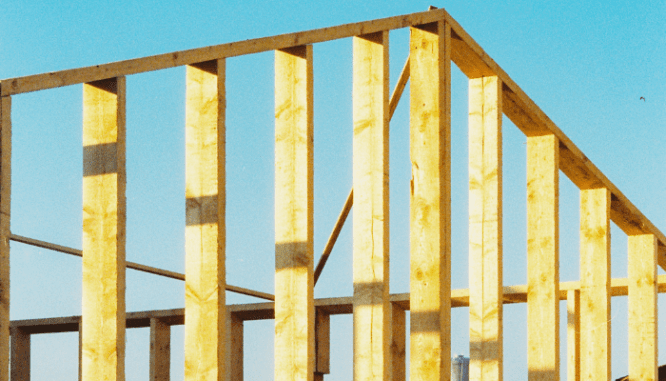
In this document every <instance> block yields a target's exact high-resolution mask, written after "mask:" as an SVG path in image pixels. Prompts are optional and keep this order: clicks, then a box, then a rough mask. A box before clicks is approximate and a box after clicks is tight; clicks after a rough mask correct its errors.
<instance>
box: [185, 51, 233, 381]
mask: <svg viewBox="0 0 666 381" xmlns="http://www.w3.org/2000/svg"><path fill="white" fill-rule="evenodd" d="M225 104H226V103H225V62H224V60H218V61H210V62H206V63H204V64H200V65H196V66H188V67H187V71H186V106H185V124H186V125H185V197H186V206H185V213H186V225H187V226H186V228H185V380H186V381H212V380H215V381H217V380H223V379H224V378H225V377H226V349H227V346H226V340H227V337H226V335H227V334H226V327H227V316H226V306H225V292H224V291H225V287H226V274H225V241H226V237H225V234H226V225H225V219H224V216H225V202H226V196H225V119H224V118H225Z"/></svg>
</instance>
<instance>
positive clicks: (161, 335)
mask: <svg viewBox="0 0 666 381" xmlns="http://www.w3.org/2000/svg"><path fill="white" fill-rule="evenodd" d="M170 369H171V326H170V325H169V324H168V323H167V322H166V321H164V319H159V318H153V319H150V369H149V373H148V375H149V378H148V379H149V380H150V381H169V380H170V379H171V378H170Z"/></svg>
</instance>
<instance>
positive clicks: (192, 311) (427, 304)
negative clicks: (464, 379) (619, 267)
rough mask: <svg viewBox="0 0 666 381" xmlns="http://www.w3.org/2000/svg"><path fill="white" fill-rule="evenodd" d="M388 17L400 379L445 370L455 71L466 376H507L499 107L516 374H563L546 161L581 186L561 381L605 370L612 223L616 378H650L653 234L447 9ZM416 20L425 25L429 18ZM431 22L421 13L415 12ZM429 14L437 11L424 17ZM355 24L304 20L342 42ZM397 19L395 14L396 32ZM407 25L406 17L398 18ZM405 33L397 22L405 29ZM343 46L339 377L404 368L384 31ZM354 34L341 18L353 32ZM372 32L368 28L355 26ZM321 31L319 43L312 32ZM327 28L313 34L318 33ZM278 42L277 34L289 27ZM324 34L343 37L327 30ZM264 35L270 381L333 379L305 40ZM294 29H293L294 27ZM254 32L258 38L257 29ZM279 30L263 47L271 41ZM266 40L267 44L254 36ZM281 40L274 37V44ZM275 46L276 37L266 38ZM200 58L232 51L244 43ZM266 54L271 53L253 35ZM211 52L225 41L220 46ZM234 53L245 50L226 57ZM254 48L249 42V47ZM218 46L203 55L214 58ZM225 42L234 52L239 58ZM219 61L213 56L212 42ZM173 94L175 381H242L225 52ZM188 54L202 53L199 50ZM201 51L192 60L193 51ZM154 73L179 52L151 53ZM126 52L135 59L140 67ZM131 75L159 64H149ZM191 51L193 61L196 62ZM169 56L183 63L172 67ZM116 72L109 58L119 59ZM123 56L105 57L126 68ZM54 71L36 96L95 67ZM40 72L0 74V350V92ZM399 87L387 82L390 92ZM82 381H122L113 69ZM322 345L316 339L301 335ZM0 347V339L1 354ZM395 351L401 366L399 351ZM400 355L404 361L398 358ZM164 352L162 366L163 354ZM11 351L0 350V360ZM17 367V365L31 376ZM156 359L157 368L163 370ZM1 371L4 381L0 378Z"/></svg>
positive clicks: (120, 94) (90, 110) (119, 88)
mask: <svg viewBox="0 0 666 381" xmlns="http://www.w3.org/2000/svg"><path fill="white" fill-rule="evenodd" d="M436 15H437V16H438V17H439V18H433V17H435V13H431V14H428V13H425V14H417V15H415V16H413V17H411V18H409V19H403V20H402V21H400V20H399V19H396V18H392V19H385V20H382V22H379V23H376V25H374V26H373V28H379V27H378V25H383V24H382V23H384V24H387V25H391V27H394V24H396V23H398V24H400V23H401V22H402V23H405V25H410V26H412V27H411V37H410V60H409V63H408V66H406V68H405V70H409V73H410V75H411V81H412V84H411V101H410V110H411V113H410V157H411V161H412V182H411V197H410V244H411V246H410V263H411V272H410V290H411V305H410V306H409V309H410V314H411V319H410V320H411V324H410V345H411V348H412V351H411V356H410V379H413V380H421V379H443V378H444V379H445V378H447V377H448V373H449V371H450V322H449V321H450V309H451V307H452V298H451V290H450V272H451V269H450V224H451V221H450V62H451V60H453V61H454V62H456V64H458V66H459V67H460V68H461V69H462V71H463V72H464V73H465V74H467V75H468V77H469V78H470V82H469V85H470V86H469V131H470V133H469V136H470V142H469V144H470V149H469V153H470V158H469V165H470V169H469V176H470V181H469V208H470V210H469V236H470V245H469V258H470V289H469V307H470V356H471V367H470V374H471V376H472V378H473V379H475V380H501V379H502V373H503V354H502V347H503V336H502V319H503V312H502V309H503V304H504V303H505V299H506V296H505V295H504V290H505V288H504V287H503V284H502V147H501V142H502V134H501V129H502V114H503V113H506V114H507V115H508V116H509V117H510V118H511V119H512V120H513V121H514V122H515V123H516V125H517V126H518V127H519V128H520V129H521V130H522V131H523V132H524V133H525V134H526V135H527V136H528V139H527V150H528V153H527V157H528V160H527V166H528V174H527V175H528V183H527V188H528V191H527V192H528V200H527V204H528V269H529V271H528V284H527V287H526V300H527V304H528V369H529V379H530V380H541V379H544V380H545V379H559V377H560V375H559V367H560V366H559V363H560V359H559V345H560V340H559V300H560V299H561V291H562V290H561V289H560V282H559V268H558V267H559V247H558V246H559V243H558V241H559V228H558V219H559V212H558V207H559V206H558V204H559V189H558V188H559V171H560V170H562V171H564V173H565V174H566V175H567V176H569V177H570V178H571V179H572V181H573V182H574V183H575V184H576V185H578V186H579V188H580V189H581V232H580V239H581V245H580V246H581V266H580V267H581V281H580V290H569V291H568V295H567V298H568V300H569V301H568V311H569V330H568V340H569V342H570V351H569V353H570V354H569V362H570V364H569V376H570V377H571V378H572V379H580V378H584V379H608V378H609V377H610V359H611V357H610V332H611V331H610V298H611V296H612V292H611V279H610V221H611V219H612V220H613V221H615V222H616V223H618V225H619V226H620V227H621V228H622V229H623V230H624V231H625V232H626V233H627V234H628V235H629V278H628V281H627V284H628V286H627V287H628V294H629V315H630V327H629V346H630V352H631V353H632V355H631V356H630V359H629V361H630V377H632V378H636V379H649V378H654V377H656V354H657V344H656V332H657V307H656V295H657V292H658V285H657V284H658V282H657V276H656V266H657V265H658V264H660V265H662V267H663V266H665V265H666V259H665V258H666V257H664V256H662V255H661V254H662V252H666V248H664V247H665V245H664V244H666V240H665V239H664V236H663V234H662V233H661V232H659V231H658V230H657V229H656V228H655V227H654V226H652V224H651V223H650V222H649V221H648V220H647V219H646V218H645V217H644V216H643V215H642V214H641V213H640V212H639V211H638V210H637V209H636V208H635V207H634V206H633V205H632V204H631V203H630V202H629V201H628V200H627V199H626V197H624V196H623V195H622V194H621V193H620V192H619V190H617V189H616V188H615V187H614V186H613V185H612V183H610V182H609V181H608V180H607V179H606V178H605V177H604V176H603V174H601V172H600V171H598V169H597V168H596V167H594V166H593V165H592V164H591V163H589V161H585V160H584V157H583V156H582V153H580V152H579V150H578V149H577V148H576V147H575V145H573V143H571V142H570V141H569V140H568V138H566V136H564V135H563V134H562V132H561V131H560V130H559V129H558V128H557V127H556V126H555V125H554V124H553V123H552V122H551V121H550V120H549V119H548V118H547V117H546V116H545V115H544V114H543V113H542V112H541V110H539V109H538V108H537V107H536V105H534V104H533V102H532V101H531V100H530V99H529V98H527V96H526V95H524V93H522V90H520V88H518V87H517V85H515V83H513V81H511V79H510V78H509V77H508V76H507V75H506V73H504V72H503V71H502V70H501V69H500V68H499V67H498V66H497V65H496V64H495V63H494V62H492V60H490V59H489V58H487V56H485V53H483V51H482V50H480V48H479V47H478V45H476V43H475V42H474V41H473V40H472V39H471V38H469V36H467V35H466V33H464V30H462V29H461V28H460V27H459V25H457V23H455V21H452V19H450V16H448V14H446V13H445V12H443V11H442V12H437V14H436ZM431 18H433V19H432V20H431ZM419 20H420V21H421V22H423V21H428V23H425V24H423V23H421V24H419V23H417V21H419ZM432 21H434V22H432ZM363 25H365V24H362V23H361V24H354V25H350V26H346V27H345V28H342V27H339V28H338V29H335V30H333V29H331V30H329V31H324V30H320V31H316V33H315V32H313V33H311V34H312V35H310V34H301V35H293V36H301V37H303V36H306V35H307V36H309V37H307V38H305V39H303V40H302V41H308V38H309V39H310V40H312V41H311V42H316V41H319V40H322V41H323V40H325V38H329V39H330V38H338V37H339V36H338V35H346V34H347V33H350V32H352V31H355V30H356V29H359V28H360V29H359V31H360V30H363ZM396 25H397V24H396ZM400 25H402V24H400ZM403 26H404V25H403ZM384 27H385V28H384V29H381V28H379V29H377V30H376V31H373V33H367V34H363V35H357V34H358V33H354V35H356V36H355V37H354V38H353V62H354V66H353V114H354V115H353V120H354V126H353V128H354V139H353V151H354V171H353V184H354V199H355V200H354V203H355V204H356V205H355V208H354V212H353V218H354V244H353V247H354V250H353V255H354V272H353V280H354V295H353V297H352V298H351V303H352V306H353V318H354V378H355V379H358V380H366V379H367V380H371V379H372V380H389V379H391V378H395V379H403V378H404V377H405V371H404V345H405V339H406V338H405V337H404V334H405V332H404V325H405V308H403V307H400V306H399V305H397V304H391V303H390V296H389V290H388V284H389V283H388V258H389V252H388V250H389V249H388V248H389V235H388V226H389V211H388V199H389V196H388V172H389V170H388V124H389V120H390V115H391V113H392V111H393V110H394V109H395V104H390V103H389V98H388V94H389V92H388V82H389V81H388V31H387V29H389V27H388V26H386V25H384ZM355 28H356V29H355ZM365 31H366V32H367V31H368V29H365ZM317 33H319V34H317ZM327 33H328V34H329V36H328V37H326V34H327ZM293 36H292V37H293ZM336 36H338V37H336ZM290 38H291V37H290V36H283V37H281V39H280V40H274V41H272V45H271V46H272V47H273V49H279V50H277V51H276V58H275V85H276V86H275V104H276V109H275V116H276V132H275V134H276V135H275V138H276V140H275V142H276V157H275V162H276V176H275V178H276V180H275V181H276V183H275V198H276V203H275V204H276V210H275V225H276V232H275V233H276V234H275V236H276V246H275V247H276V252H275V260H276V276H275V289H276V295H275V307H274V317H275V325H276V338H275V353H276V362H275V364H276V365H275V378H276V380H314V379H322V378H323V374H326V373H327V372H328V371H329V364H328V336H329V335H330V332H329V330H330V328H329V325H330V321H329V320H328V319H329V318H328V313H326V312H323V311H322V313H321V314H315V302H314V297H313V287H314V280H313V199H314V195H313V82H312V45H300V46H295V47H294V46H293V45H291V40H290ZM294 39H295V40H297V39H298V38H296V37H294ZM262 41H263V40H262ZM276 41H277V42H276ZM264 43H265V44H264V45H266V44H268V43H269V41H268V40H265V41H264ZM275 44H277V45H278V46H276V45H275ZM280 44H284V46H282V47H281V46H279V45H280ZM246 45H247V44H245V45H242V46H243V47H244V48H241V45H238V46H235V47H234V46H232V45H228V44H227V45H224V46H218V47H217V49H212V50H210V52H205V54H204V53H202V52H200V53H201V54H203V55H202V56H206V54H208V55H210V54H218V55H220V54H222V55H224V54H227V53H228V52H227V50H229V49H232V50H233V49H236V50H235V51H234V53H233V54H231V53H228V54H230V55H237V54H243V53H242V51H243V49H249V50H252V51H255V50H257V49H264V48H265V47H264V45H262V47H256V46H255V47H252V46H250V45H247V46H246ZM266 46H268V45H266ZM225 49H226V50H225ZM239 49H240V50H239ZM253 49H254V50H253ZM213 51H215V52H216V53H211V52H213ZM239 51H240V53H239ZM224 52H227V53H224ZM192 54H195V53H194V52H188V55H187V58H183V60H185V61H184V62H187V63H189V65H188V67H187V105H186V155H187V157H186V213H187V227H186V297H185V305H186V308H185V316H186V319H185V322H186V323H185V379H186V380H222V379H225V378H226V377H231V379H241V378H242V361H240V362H239V361H238V359H232V358H231V356H229V355H228V353H229V352H231V353H235V354H238V353H241V359H242V336H243V332H242V331H243V326H242V321H243V320H242V319H241V318H239V317H238V316H236V317H233V316H234V315H232V318H231V319H227V309H226V302H225V295H224V291H225V289H226V287H227V285H226V279H225V264H224V262H225V233H226V232H225V221H224V215H225V202H226V200H225V197H226V196H225V142H224V140H225V137H224V136H225V124H224V118H225V115H224V114H225V89H224V86H225V85H224V82H225V61H224V59H223V58H216V59H214V60H207V61H205V62H203V63H196V64H195V63H192V62H193V61H192V62H191V61H188V60H192V57H193V56H192ZM197 54H199V53H197ZM206 57H207V56H206ZM154 59H155V60H156V61H158V63H156V64H155V65H156V66H155V67H158V68H163V67H170V66H175V65H176V64H178V63H180V61H178V60H177V59H176V58H173V61H169V60H168V59H166V58H165V57H161V56H160V57H155V58H154ZM137 62H138V61H137ZM141 62H143V63H144V64H145V65H143V66H141V67H140V68H138V69H132V70H134V72H141V71H148V70H154V69H155V68H154V67H151V66H150V62H149V61H141ZM196 62H199V61H196ZM180 64H182V63H180ZM117 66H118V65H117ZM123 67H124V66H123V64H122V63H121V64H120V65H119V66H118V67H114V68H113V70H111V69H112V68H111V66H109V67H106V69H109V71H107V72H106V73H104V75H108V72H113V71H114V70H115V71H118V70H122V68H123ZM101 73H102V72H101V71H100V69H87V71H81V72H77V71H68V72H63V73H62V75H50V78H49V79H48V80H46V81H45V83H46V84H45V85H44V86H46V87H45V88H49V87H55V86H61V85H64V84H69V83H75V82H76V81H80V80H81V78H86V77H92V78H95V79H97V78H96V77H98V76H100V75H102V74H101ZM38 78H42V77H40V76H34V77H27V78H22V79H15V80H12V81H9V82H8V85H5V84H4V83H3V86H2V88H1V89H0V94H2V95H4V96H2V97H1V98H0V99H1V101H0V102H1V104H0V106H1V107H0V139H1V141H0V149H1V152H0V162H1V164H2V167H0V261H1V262H2V263H0V265H2V266H0V268H2V270H0V271H2V273H0V346H1V345H4V344H8V341H9V313H8V311H9V294H8V293H9V284H8V280H9V275H8V269H9V239H10V237H11V234H10V230H9V200H10V194H9V192H10V185H9V184H10V174H9V171H10V167H9V161H10V158H11V155H10V151H11V142H10V140H11V123H10V116H9V115H10V108H11V106H10V98H9V96H8V95H10V94H17V93H20V92H25V91H33V90H37V87H35V86H37V85H35V83H34V81H35V80H36V79H38ZM405 82H406V81H403V82H401V84H399V86H403V87H404V84H405ZM83 103H84V107H83V145H84V148H83V150H84V155H83V156H84V174H83V175H84V179H83V213H84V216H83V220H84V223H83V250H82V252H83V297H82V300H83V302H82V310H83V314H82V318H81V324H80V330H81V335H80V337H81V344H80V350H81V354H80V357H81V360H80V363H81V369H80V377H81V379H83V380H97V379H100V377H102V376H103V377H104V378H105V379H114V380H123V379H124V351H125V348H124V345H125V344H124V342H125V322H126V319H125V317H126V316H125V267H126V262H125V214H126V205H125V183H126V174H125V79H124V77H123V76H122V75H119V76H117V77H113V78H110V79H104V78H99V80H97V81H93V82H88V83H85V84H84V94H83ZM150 325H151V380H165V379H168V378H169V373H168V357H169V341H170V333H169V327H170V325H169V323H168V322H166V321H163V320H161V319H151V323H150ZM12 337H13V338H12V374H11V376H12V379H17V380H23V379H28V378H29V360H30V357H29V352H30V333H29V332H27V331H25V330H22V329H20V328H16V329H13V331H12ZM316 343H317V344H318V346H315V344H316ZM4 347H5V348H8V346H7V345H4ZM401 356H402V357H401ZM401 358H402V359H403V361H402V365H400V361H397V363H396V361H395V360H399V359H401ZM165 359H166V360H165ZM8 362H9V354H8V351H7V350H6V349H5V350H2V351H0V369H7V366H3V364H4V365H8ZM26 369H27V371H26ZM165 369H166V370H165ZM1 372H4V371H0V380H3V379H7V376H6V374H4V373H1Z"/></svg>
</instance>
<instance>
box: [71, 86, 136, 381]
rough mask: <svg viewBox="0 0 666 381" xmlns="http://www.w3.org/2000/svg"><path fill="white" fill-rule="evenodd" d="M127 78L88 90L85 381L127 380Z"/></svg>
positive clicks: (85, 97)
mask: <svg viewBox="0 0 666 381" xmlns="http://www.w3.org/2000/svg"><path fill="white" fill-rule="evenodd" d="M125 186H126V174H125V78H124V77H118V78H113V79H108V80H102V81H98V82H92V83H87V84H85V85H84V86H83V260H82V262H83V264H82V268H83V287H82V289H83V296H82V304H83V306H82V323H81V324H82V354H81V355H82V364H81V372H82V379H83V380H84V381H92V380H98V379H100V377H103V378H104V379H105V380H116V381H122V380H124V379H125V213H126V212H125V209H126V204H125Z"/></svg>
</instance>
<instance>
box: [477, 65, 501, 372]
mask: <svg viewBox="0 0 666 381" xmlns="http://www.w3.org/2000/svg"><path fill="white" fill-rule="evenodd" d="M501 87H502V84H501V82H500V80H499V78H497V77H481V78H475V79H470V80H469V286H470V287H469V334H470V349H469V350H470V367H469V375H470V379H471V380H479V381H480V380H502V373H503V365H502V357H503V354H502V346H503V344H502V343H503V337H502V315H503V310H502V306H503V298H504V297H503V288H502V97H501Z"/></svg>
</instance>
